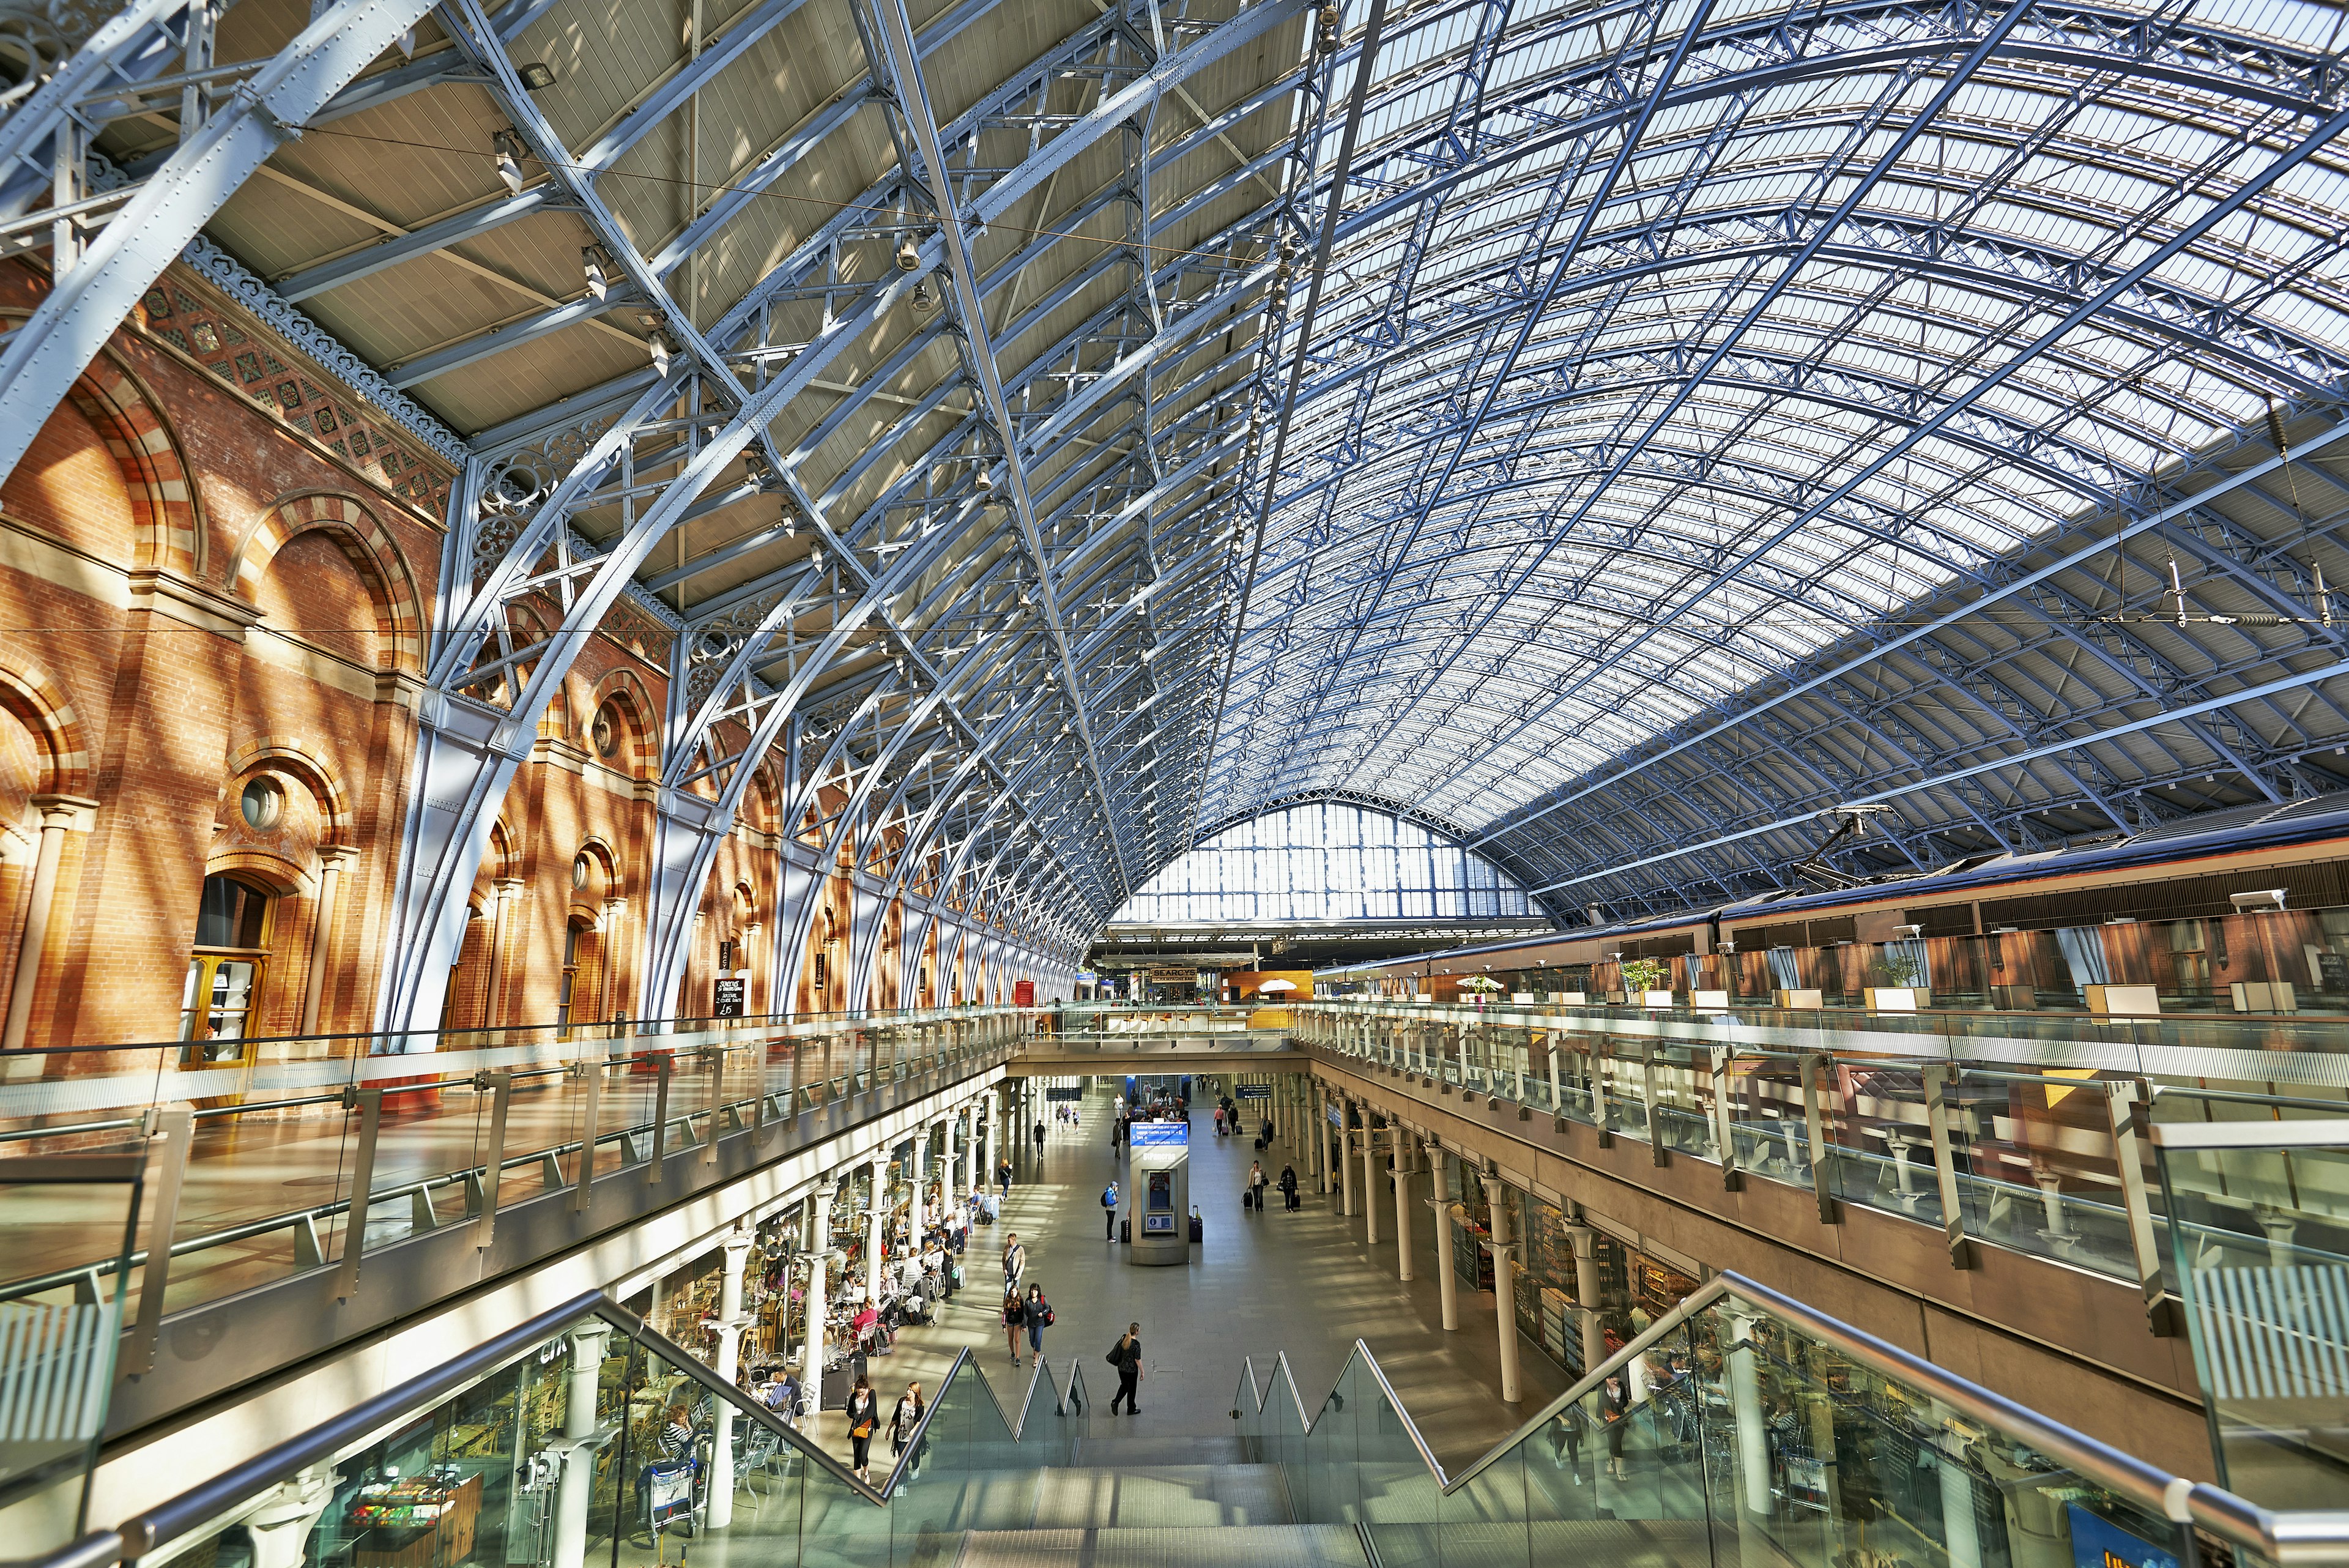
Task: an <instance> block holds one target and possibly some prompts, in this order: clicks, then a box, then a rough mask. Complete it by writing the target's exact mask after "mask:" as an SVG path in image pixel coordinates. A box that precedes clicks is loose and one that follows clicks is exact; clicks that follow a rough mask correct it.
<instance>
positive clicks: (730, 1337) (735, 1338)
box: [709, 1232, 750, 1530]
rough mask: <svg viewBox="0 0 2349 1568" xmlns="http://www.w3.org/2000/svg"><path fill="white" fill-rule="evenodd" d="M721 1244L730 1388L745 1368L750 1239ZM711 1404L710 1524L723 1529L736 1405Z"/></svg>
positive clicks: (723, 1338)
mask: <svg viewBox="0 0 2349 1568" xmlns="http://www.w3.org/2000/svg"><path fill="white" fill-rule="evenodd" d="M722 1246H723V1248H724V1251H725V1253H726V1262H725V1265H724V1270H723V1272H721V1273H719V1276H718V1324H717V1327H718V1360H717V1363H716V1365H715V1367H714V1370H715V1371H716V1372H717V1374H718V1376H719V1381H721V1382H723V1383H724V1384H725V1385H726V1386H728V1387H730V1388H731V1387H733V1386H734V1378H735V1376H736V1374H737V1373H739V1372H740V1370H741V1367H742V1330H743V1328H744V1327H745V1326H746V1325H747V1324H749V1323H750V1319H748V1318H746V1317H744V1316H743V1315H742V1265H743V1263H744V1262H746V1261H747V1260H748V1259H749V1258H750V1237H748V1236H746V1235H742V1234H740V1232H737V1233H736V1234H734V1235H731V1236H729V1237H727V1238H726V1240H725V1241H724V1242H723V1243H722ZM710 1406H711V1407H712V1409H713V1410H714V1411H715V1413H716V1427H717V1431H716V1433H715V1434H714V1435H713V1437H712V1439H711V1443H710V1449H709V1527H710V1528H711V1529H712V1530H723V1529H725V1528H726V1527H727V1526H728V1525H730V1524H731V1523H733V1522H734V1407H733V1406H732V1405H730V1404H729V1403H728V1402H727V1401H725V1400H723V1399H713V1400H711V1401H710Z"/></svg>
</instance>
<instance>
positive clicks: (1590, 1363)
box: [1566, 1220, 1607, 1377]
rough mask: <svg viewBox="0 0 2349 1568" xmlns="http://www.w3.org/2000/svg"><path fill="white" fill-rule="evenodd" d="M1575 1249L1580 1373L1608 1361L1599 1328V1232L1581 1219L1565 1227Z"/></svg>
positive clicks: (1605, 1342) (1603, 1339)
mask: <svg viewBox="0 0 2349 1568" xmlns="http://www.w3.org/2000/svg"><path fill="white" fill-rule="evenodd" d="M1566 1236H1567V1240H1568V1241H1569V1242H1570V1243H1572V1245H1573V1247H1574V1304H1575V1306H1576V1307H1577V1308H1578V1309H1579V1310H1578V1316H1579V1317H1580V1319H1581V1326H1582V1372H1583V1376H1586V1377H1587V1376H1589V1375H1590V1372H1591V1369H1592V1368H1594V1367H1596V1366H1598V1365H1599V1363H1600V1362H1602V1361H1604V1360H1606V1359H1607V1341H1606V1339H1605V1337H1604V1336H1603V1335H1602V1334H1601V1333H1600V1332H1599V1232H1598V1231H1593V1230H1592V1229H1591V1228H1590V1227H1589V1226H1588V1225H1586V1224H1584V1223H1582V1222H1581V1221H1580V1220H1573V1221H1570V1222H1569V1223H1568V1225H1567V1227H1566Z"/></svg>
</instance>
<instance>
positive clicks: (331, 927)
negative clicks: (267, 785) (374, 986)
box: [0, 822, 358, 1048]
mask: <svg viewBox="0 0 2349 1568" xmlns="http://www.w3.org/2000/svg"><path fill="white" fill-rule="evenodd" d="M41 842H42V845H43V848H44V852H45V853H46V850H47V843H48V827H47V823H46V822H44V824H43V825H42V829H41ZM357 857H358V851H357V850H356V849H347V848H345V847H343V846H340V845H322V846H319V849H318V915H317V919H316V920H314V921H312V922H311V925H312V928H313V929H312V930H311V933H310V975H309V979H308V981H306V982H305V984H304V985H303V987H302V1027H301V1030H300V1031H299V1033H304V1034H316V1033H317V1032H318V1006H319V1003H320V1002H322V1001H323V1000H324V999H325V997H326V950H327V949H328V948H330V947H332V946H333V945H334V940H335V897H336V894H337V893H339V892H340V891H341V890H342V886H343V867H344V866H345V865H346V864H347V862H349V861H351V860H354V859H357ZM39 875H40V873H39V872H38V870H37V869H36V871H35V872H34V876H35V877H36V884H35V887H34V888H33V896H34V897H35V898H38V897H39V896H40V891H41V890H40V888H39V886H38V881H37V878H38V877H39ZM8 1000H9V1022H10V1023H14V1022H15V1021H16V1018H15V1014H16V1005H15V1004H16V997H15V995H14V994H13V993H12V994H11V995H10V997H9V999H8ZM0 1048H5V1043H0Z"/></svg>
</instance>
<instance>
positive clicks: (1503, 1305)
mask: <svg viewBox="0 0 2349 1568" xmlns="http://www.w3.org/2000/svg"><path fill="white" fill-rule="evenodd" d="M1508 1190H1509V1189H1508V1188H1507V1187H1506V1185H1505V1184H1504V1183H1503V1182H1502V1180H1501V1179H1500V1178H1499V1177H1497V1176H1488V1177H1486V1178H1485V1208H1486V1210H1488V1211H1489V1212H1490V1213H1491V1214H1492V1216H1493V1242H1492V1246H1493V1299H1494V1304H1495V1307H1497V1308H1498V1309H1499V1310H1498V1316H1499V1318H1500V1321H1501V1403H1503V1404H1504V1405H1514V1404H1516V1403H1517V1400H1518V1397H1519V1394H1518V1384H1519V1378H1518V1366H1517V1279H1516V1267H1517V1260H1516V1236H1515V1234H1514V1231H1516V1224H1515V1222H1514V1221H1515V1216H1514V1214H1512V1212H1511V1211H1510V1208H1509V1201H1508Z"/></svg>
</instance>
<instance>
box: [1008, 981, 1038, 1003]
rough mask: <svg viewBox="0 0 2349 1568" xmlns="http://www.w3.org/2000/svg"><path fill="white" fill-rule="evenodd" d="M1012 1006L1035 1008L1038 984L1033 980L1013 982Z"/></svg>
mask: <svg viewBox="0 0 2349 1568" xmlns="http://www.w3.org/2000/svg"><path fill="white" fill-rule="evenodd" d="M1011 1005H1012V1006H1014V1007H1033V1006H1035V1005H1036V982H1035V981H1032V980H1015V981H1012V982H1011Z"/></svg>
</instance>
